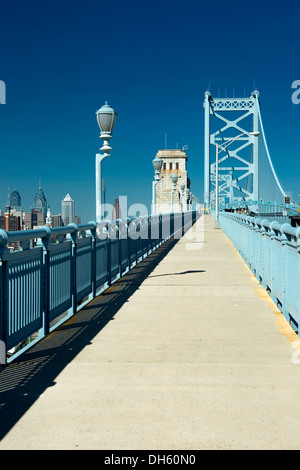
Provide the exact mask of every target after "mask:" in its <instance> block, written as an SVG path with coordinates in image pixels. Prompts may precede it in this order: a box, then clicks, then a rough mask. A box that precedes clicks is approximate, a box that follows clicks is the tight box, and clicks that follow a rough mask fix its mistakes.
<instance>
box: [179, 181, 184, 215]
mask: <svg viewBox="0 0 300 470" xmlns="http://www.w3.org/2000/svg"><path fill="white" fill-rule="evenodd" d="M180 190H181V193H180V207H181V212H183V196H184V190H185V184H184V183H181V185H180Z"/></svg>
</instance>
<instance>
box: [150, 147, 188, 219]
mask: <svg viewBox="0 0 300 470" xmlns="http://www.w3.org/2000/svg"><path fill="white" fill-rule="evenodd" d="M156 157H158V158H161V159H162V162H163V163H162V168H161V174H160V178H161V179H160V181H159V182H158V183H157V185H156V214H159V213H165V212H170V211H171V193H172V190H173V183H172V180H171V176H172V175H173V174H176V175H177V177H178V181H177V186H176V190H175V191H174V193H173V210H174V212H176V211H180V185H181V184H182V183H184V185H185V190H184V195H186V189H187V188H190V180H189V178H188V175H187V165H186V162H187V155H186V153H185V151H184V150H179V149H176V150H167V149H165V150H159V151H158V153H157V155H156ZM183 210H186V196H184V197H183Z"/></svg>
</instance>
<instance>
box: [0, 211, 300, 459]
mask: <svg viewBox="0 0 300 470" xmlns="http://www.w3.org/2000/svg"><path fill="white" fill-rule="evenodd" d="M196 227H197V230H198V232H197V234H196V235H197V236H195V226H194V227H193V228H192V229H191V230H190V231H189V232H188V233H187V234H186V235H185V236H184V237H183V238H182V239H180V240H179V241H177V242H176V243H174V242H173V241H169V242H167V243H166V246H165V247H161V248H160V249H159V250H158V252H157V253H156V254H155V253H153V254H152V255H150V256H149V258H146V259H145V260H144V261H143V262H141V263H140V265H138V266H137V267H136V268H134V269H133V270H132V271H131V272H129V273H128V274H127V275H126V276H124V278H122V279H121V280H119V281H118V282H117V283H116V284H114V285H113V286H112V287H111V288H110V289H109V290H108V291H107V292H106V293H104V294H103V295H101V296H100V297H98V298H97V299H95V300H94V301H93V302H92V303H91V304H89V305H88V306H87V307H86V308H85V309H84V310H82V311H81V312H79V313H78V314H77V315H76V316H75V317H74V319H71V320H70V321H69V322H67V323H66V324H65V326H63V327H61V328H59V329H58V331H57V332H54V333H52V334H51V335H50V337H49V338H47V339H46V340H44V341H42V342H41V344H40V345H39V344H38V345H37V346H36V347H34V348H33V351H31V350H29V351H28V352H27V353H26V354H25V356H24V358H22V359H20V362H18V363H16V364H11V365H10V366H8V367H6V368H5V369H4V370H3V371H2V372H1V373H0V384H1V377H2V378H3V379H4V382H5V384H6V385H5V386H4V385H3V383H4V382H3V381H2V385H0V387H1V389H2V390H1V389H0V391H2V393H3V396H4V397H5V400H4V401H3V399H1V398H0V408H1V404H2V408H3V410H4V412H5V413H6V414H5V416H6V423H7V422H8V421H9V420H10V419H11V424H10V425H9V426H10V429H7V432H6V434H5V435H4V436H3V439H2V441H1V442H0V449H109V450H124V449H134V450H138V449H145V450H162V449H168V450H197V449H300V440H299V422H300V404H299V392H300V364H297V362H298V361H295V349H294V348H293V347H292V344H293V342H294V341H296V340H297V339H298V337H297V335H296V334H295V333H294V332H293V331H292V329H291V328H290V327H289V325H288V324H287V323H286V321H285V320H284V319H283V317H282V315H281V314H280V312H279V311H278V310H277V308H276V306H275V305H274V304H273V302H272V301H271V300H270V298H269V297H268V295H267V294H266V292H265V291H264V289H263V288H262V287H261V286H260V285H259V283H258V282H257V281H256V279H255V278H254V276H253V275H252V274H251V272H250V270H249V269H248V267H247V266H246V264H245V263H244V261H243V260H242V259H241V258H240V256H239V254H238V252H237V251H236V250H235V248H234V247H233V245H232V244H231V242H230V241H229V240H228V238H227V237H226V235H225V234H224V233H223V231H222V230H216V229H214V228H213V227H214V225H213V219H212V218H211V217H210V216H204V217H201V218H200V219H199V220H198V221H197V223H196ZM192 231H194V232H193V233H192ZM192 234H193V235H194V238H192ZM153 266H154V269H153ZM95 332H96V333H97V334H95ZM63 338H65V340H64V341H63V342H62V339H63ZM293 358H294V360H293ZM1 374H2V376H1ZM22 374H23V375H22ZM9 379H10V381H11V382H9ZM10 383H11V385H9V384H10ZM13 400H14V405H13V404H12V401H13ZM18 400H19V401H18ZM13 407H15V408H17V411H13ZM9 411H11V414H12V415H13V416H11V414H10V413H9ZM7 420H8V421H7Z"/></svg>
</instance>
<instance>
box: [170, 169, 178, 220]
mask: <svg viewBox="0 0 300 470" xmlns="http://www.w3.org/2000/svg"><path fill="white" fill-rule="evenodd" d="M171 180H172V183H173V189H172V192H171V212H173V195H174V191H176V185H177V181H178V176H177V175H176V174H175V173H174V174H173V175H172V176H171Z"/></svg>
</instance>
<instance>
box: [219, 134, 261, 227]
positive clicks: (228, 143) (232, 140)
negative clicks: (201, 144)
mask: <svg viewBox="0 0 300 470" xmlns="http://www.w3.org/2000/svg"><path fill="white" fill-rule="evenodd" d="M259 134H260V133H259V132H258V131H255V132H242V134H239V135H237V136H236V137H234V139H231V140H229V141H228V142H227V143H226V144H225V145H219V144H216V197H215V205H216V219H215V228H220V220H219V152H222V150H224V151H225V149H226V148H227V147H228V146H229V145H231V144H232V143H233V142H235V141H236V140H237V139H238V138H239V137H242V136H243V135H252V136H254V137H258V136H259ZM219 149H220V150H219Z"/></svg>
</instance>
